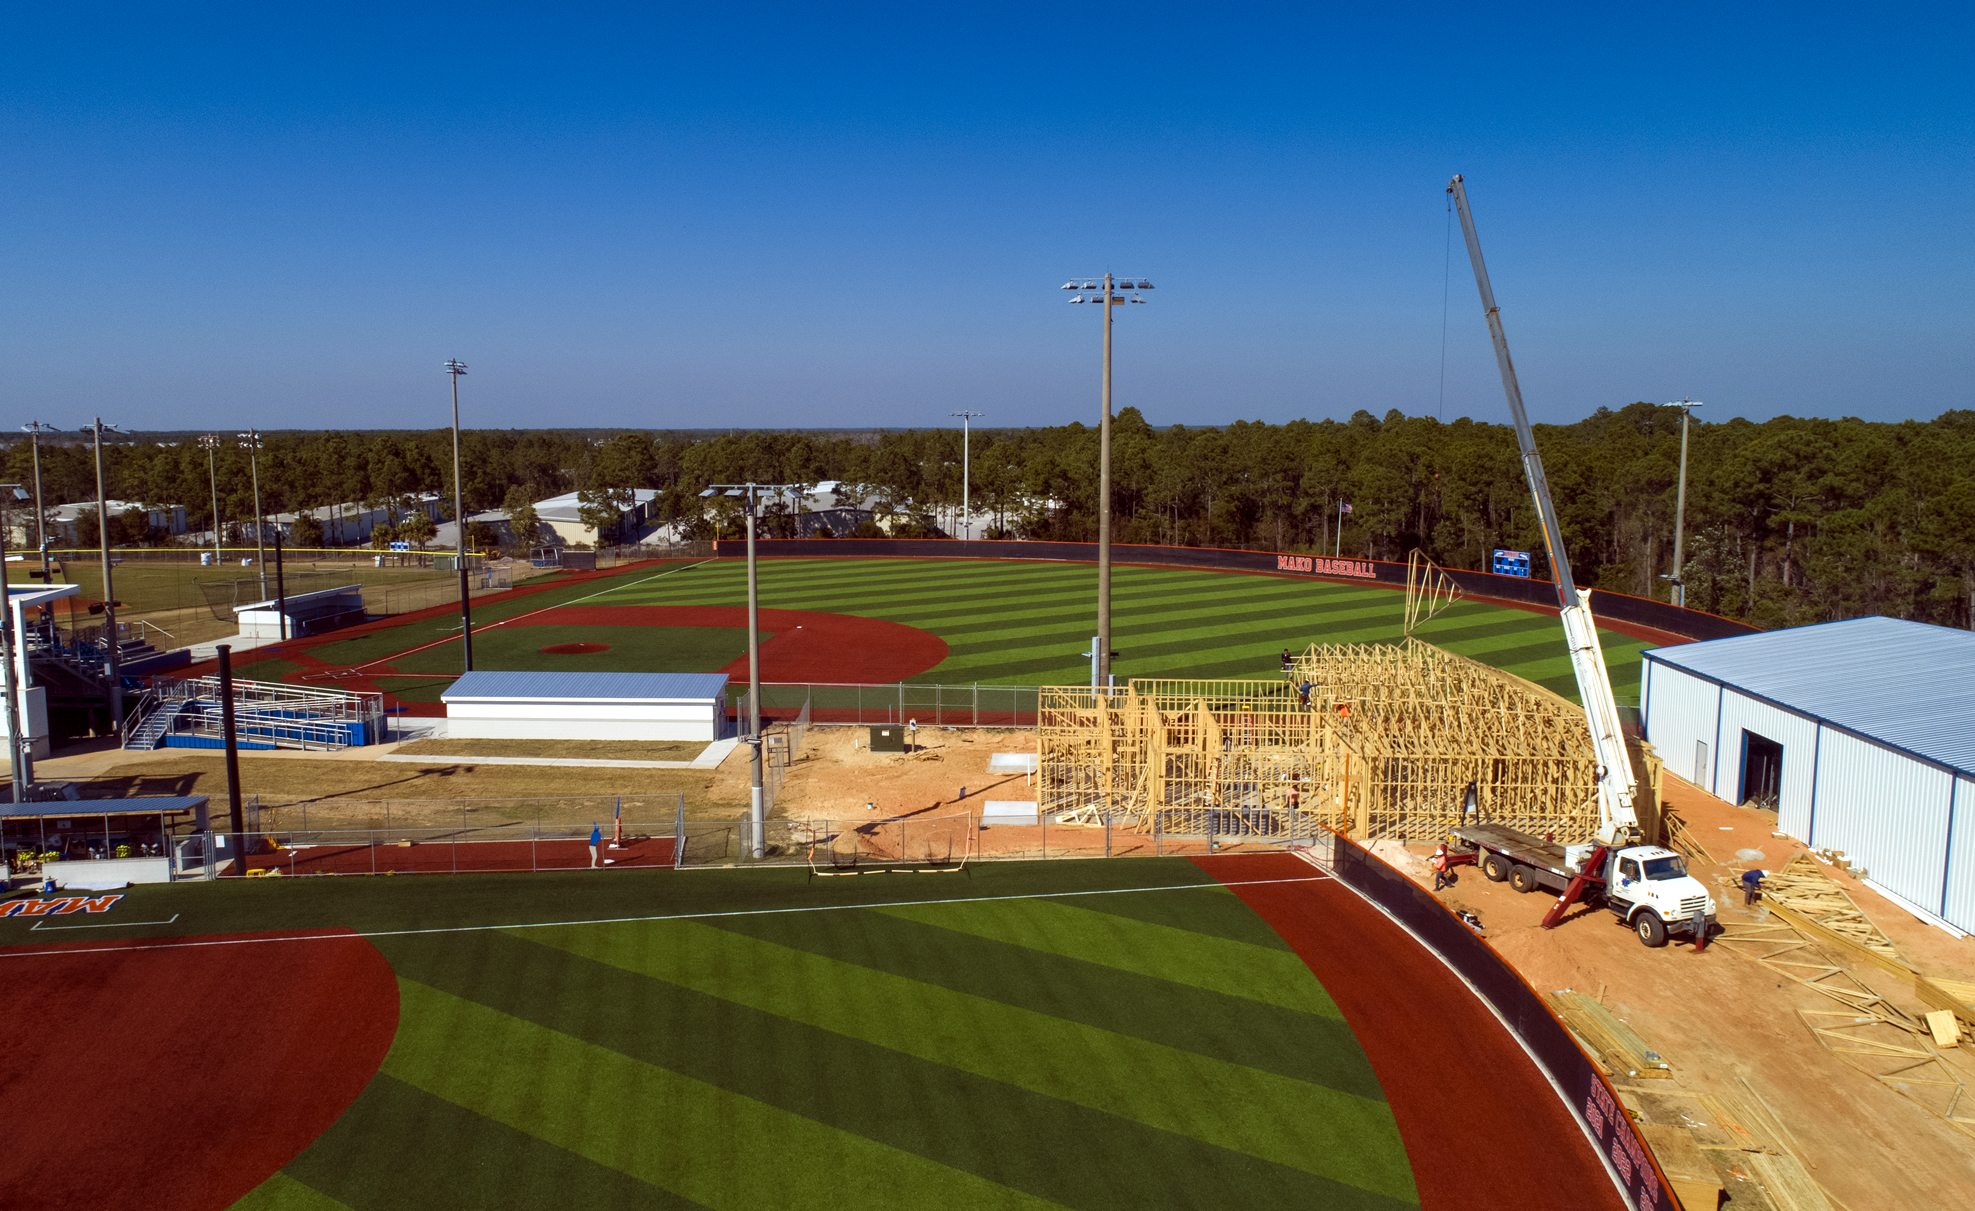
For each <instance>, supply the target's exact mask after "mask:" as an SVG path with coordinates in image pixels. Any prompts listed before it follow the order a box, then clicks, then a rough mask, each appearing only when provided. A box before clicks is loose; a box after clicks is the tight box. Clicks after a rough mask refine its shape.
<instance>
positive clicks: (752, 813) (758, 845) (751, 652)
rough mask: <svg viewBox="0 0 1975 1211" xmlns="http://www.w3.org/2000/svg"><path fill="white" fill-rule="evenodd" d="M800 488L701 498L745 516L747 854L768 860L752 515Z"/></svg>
mask: <svg viewBox="0 0 1975 1211" xmlns="http://www.w3.org/2000/svg"><path fill="white" fill-rule="evenodd" d="M803 487H804V485H802V484H756V483H746V484H708V485H707V487H706V491H704V492H701V493H700V495H701V496H703V497H704V496H723V495H724V496H737V497H739V498H740V499H741V505H742V508H743V509H745V510H746V513H747V701H748V735H747V745H748V772H749V776H750V778H751V783H750V785H751V786H752V788H753V791H752V793H751V795H750V796H749V799H748V816H747V818H748V852H750V853H751V854H753V855H754V856H755V857H756V858H765V857H767V856H768V845H767V833H766V830H767V827H768V808H767V797H766V792H765V790H764V788H763V784H762V779H761V585H760V581H759V580H757V579H756V577H755V568H754V515H755V513H756V512H758V511H759V505H760V503H761V498H762V497H764V496H767V495H768V494H770V493H773V494H775V495H776V496H780V495H781V494H782V493H783V492H791V491H793V492H800V491H802V490H803Z"/></svg>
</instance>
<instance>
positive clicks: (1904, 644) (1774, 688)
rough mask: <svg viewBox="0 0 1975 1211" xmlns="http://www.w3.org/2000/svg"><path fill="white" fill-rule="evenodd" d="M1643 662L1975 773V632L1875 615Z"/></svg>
mask: <svg viewBox="0 0 1975 1211" xmlns="http://www.w3.org/2000/svg"><path fill="white" fill-rule="evenodd" d="M1645 655H1646V658H1647V659H1648V660H1652V661H1657V662H1659V663H1661V664H1666V665H1670V666H1672V667H1674V668H1678V669H1684V670H1686V671H1687V672H1690V673H1695V674H1698V675H1699V676H1702V677H1705V678H1707V679H1709V680H1711V681H1715V682H1719V683H1721V684H1723V685H1727V686H1730V687H1732V688H1734V689H1737V690H1741V691H1744V692H1746V693H1748V694H1751V695H1753V696H1755V697H1758V698H1764V699H1767V700H1768V701H1770V702H1773V703H1776V704H1777V705H1778V706H1784V707H1789V708H1790V709H1792V710H1796V711H1800V712H1802V713H1803V714H1806V715H1810V716H1813V717H1815V718H1817V719H1820V720H1823V721H1824V722H1827V723H1830V724H1833V725H1835V726H1837V727H1842V728H1844V729H1846V730H1847V731H1851V732H1857V733H1858V734H1859V735H1862V736H1869V737H1871V738H1872V739H1875V740H1879V741H1883V742H1884V743H1886V744H1890V745H1893V746H1894V747H1896V748H1901V749H1905V750H1906V751H1907V752H1910V753H1913V754H1915V755H1917V756H1920V757H1924V758H1926V759H1927V760H1929V761H1933V762H1936V763H1938V764H1940V765H1945V766H1950V767H1952V768H1954V769H1957V770H1960V771H1963V772H1964V773H1975V632H1971V631H1957V630H1951V629H1949V628H1947V627H1937V626H1931V625H1929V624H1927V623H1924V622H1906V621H1902V620H1901V619H1897V618H1880V617H1876V616H1874V617H1870V618H1852V619H1848V620H1846V621H1844V622H1826V623H1820V624H1818V625H1816V626H1807V627H1791V628H1789V629H1788V630H1782V631H1764V632H1762V633H1761V634H1757V635H1737V636H1734V637H1733V638H1729V639H1710V640H1706V641H1704V642H1701V643H1685V644H1681V645H1680V646H1678V647H1668V648H1653V649H1650V650H1649V651H1647V652H1646V653H1645Z"/></svg>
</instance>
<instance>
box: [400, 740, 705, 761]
mask: <svg viewBox="0 0 1975 1211" xmlns="http://www.w3.org/2000/svg"><path fill="white" fill-rule="evenodd" d="M705 750H706V743H705V742H704V741H700V740H458V739H446V738H443V737H442V738H440V739H437V740H407V741H405V742H403V743H401V744H399V745H397V751H398V754H399V755H400V756H408V757H424V756H431V755H435V754H436V755H438V756H442V757H549V758H554V759H556V760H566V759H570V758H580V759H584V760H594V759H602V760H606V761H691V760H692V759H693V758H695V757H697V756H699V755H700V754H701V753H702V752H704V751H705Z"/></svg>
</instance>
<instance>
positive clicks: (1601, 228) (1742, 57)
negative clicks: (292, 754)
mask: <svg viewBox="0 0 1975 1211" xmlns="http://www.w3.org/2000/svg"><path fill="white" fill-rule="evenodd" d="M1971 25H1975V21H1972V20H1971V18H1970V16H1969V11H1968V10H1967V9H1966V8H1965V7H1957V8H1947V7H1941V8H1919V7H1910V6H1897V5H1895V6H1850V7H1843V8H1841V7H1838V6H1835V5H1833V6H1823V5H1815V4H1813V5H1801V4H1796V5H1775V6H1761V7H1755V6H1721V5H1718V4H1717V5H1683V4H1671V5H1657V6H1625V7H1624V8H1622V9H1620V8H1618V7H1617V6H1590V5H1575V6H1540V5H1534V6H1533V5H1502V4H1492V5H1484V4H1474V3H1470V4H1464V5H1453V6H1438V5H1415V6H1411V7H1401V6H1378V5H1349V6H1333V7H1325V6H1313V5H1243V6H1227V5H1200V6H1196V7H1191V8H1177V7H1161V6H1157V5H1145V4H1138V5H1122V4H1120V5H1096V4H1083V5H1077V6H1070V5H1060V4H1059V5H1047V6H1042V5H1037V6H1016V5H1005V4H1004V5H995V6H977V7H966V6H937V5H903V4H901V5H854V6H847V7H842V8H834V7H831V6H822V5H793V4H791V5H775V4H731V5H711V6H709V5H695V6H677V7H673V6H663V5H659V6H635V7H633V6H626V7H621V8H620V7H611V6H579V5H560V6H539V7H520V6H506V7H503V6H497V5H479V6H461V7H457V8H442V7H436V6H407V5H362V4H343V5H334V6H329V5H323V6H313V7H310V8H306V9H305V8H304V7H303V6H288V5H277V6H269V5H259V6H253V7H247V6H239V7H231V8H228V7H220V6H206V7H200V8H199V9H197V11H189V10H188V9H186V8H184V7H170V8H166V7H161V6H143V7H138V6H130V7H118V6H111V5H97V6H90V7H89V8H87V9H86V10H85V9H83V8H81V7H79V6H42V7H39V8H36V9H33V10H30V9H29V8H27V6H18V5H17V6H11V7H10V8H9V9H7V10H6V11H5V12H4V13H3V14H0V153H3V154H4V165H5V171H4V172H0V282H4V283H5V288H4V289H0V399H4V400H5V402H6V405H7V409H8V411H10V412H11V413H15V414H18V420H26V419H29V418H30V417H38V418H40V419H43V420H47V421H51V422H54V423H57V424H79V423H81V422H82V421H84V420H86V419H87V418H88V417H89V416H91V415H95V414H98V413H101V414H102V415H103V416H104V417H105V418H106V419H110V420H114V421H117V422H119V423H121V424H123V425H125V426H127V427H144V428H166V427H203V426H206V425H209V424H210V425H242V424H246V423H249V422H252V423H258V424H260V425H262V426H263V427H267V428H284V427H310V428H313V427H321V426H324V425H331V424H334V425H345V426H351V427H380V426H388V427H407V426H417V427H423V426H427V425H431V426H437V425H440V424H443V423H445V421H446V418H447V412H448V408H447V404H448V397H447V393H446V392H447V387H446V378H445V375H444V373H443V371H442V370H441V363H443V362H444V360H445V359H446V358H448V357H459V358H461V359H463V360H465V361H466V362H468V363H469V364H470V365H471V366H472V371H471V373H470V375H469V377H468V378H467V379H466V380H464V381H463V383H462V402H463V405H464V409H465V412H466V418H467V423H469V424H481V425H489V426H503V427H505V426H517V427H519V426H535V425H578V424H582V425H599V426H616V425H622V426H637V427H655V428H696V427H720V426H732V427H760V426H805V427H810V426H815V427H851V426H864V425H887V426H906V425H927V424H937V423H947V414H948V413H950V412H952V411H955V410H958V409H962V408H969V409H974V410H978V411H981V412H985V413H987V414H988V415H987V418H986V420H985V421H984V423H987V424H993V425H1028V424H1053V423H1061V422H1063V421H1066V420H1070V419H1084V420H1094V419H1095V416H1096V411H1097V403H1096V398H1097V370H1098V348H1099V343H1098V341H1099V333H1098V317H1097V314H1096V313H1097V311H1098V310H1099V309H1097V308H1090V307H1070V306H1066V305H1065V303H1064V296H1063V295H1062V294H1061V292H1060V291H1058V290H1057V287H1058V286H1059V285H1060V284H1061V283H1062V282H1063V281H1065V280H1066V279H1067V278H1069V277H1070V276H1072V275H1081V274H1090V273H1101V272H1104V271H1105V270H1106V269H1110V270H1113V271H1115V272H1118V273H1121V274H1143V275H1146V276H1148V277H1150V278H1151V279H1152V280H1153V281H1154V282H1155V283H1157V286H1158V289H1157V290H1155V291H1154V292H1153V293H1152V295H1151V296H1150V297H1151V298H1152V300H1153V301H1152V304H1151V305H1150V306H1145V307H1130V308H1125V309H1122V311H1121V313H1120V314H1119V316H1118V317H1117V334H1116V339H1117V351H1116V359H1117V395H1116V399H1117V404H1118V406H1120V407H1123V406H1125V405H1134V406H1137V407H1138V408H1140V409H1141V410H1142V411H1143V412H1144V413H1145V414H1146V415H1147V417H1148V418H1150V419H1151V420H1152V421H1153V422H1154V423H1157V424H1167V423H1175V422H1179V423H1189V424H1212V423H1223V422H1227V421H1230V420H1234V419H1237V418H1246V419H1258V418H1259V419H1266V420H1272V421H1280V420H1287V419H1290V418H1293V417H1298V416H1308V417H1312V418H1319V417H1324V416H1337V417H1343V416H1348V415H1349V414H1350V413H1351V412H1352V411H1353V410H1354V409H1356V408H1360V407H1363V408H1368V409H1370V410H1371V411H1373V412H1374V413H1378V414H1383V413H1384V412H1385V411H1386V410H1387V409H1389V408H1398V409H1400V410H1402V411H1404V412H1407V413H1409V414H1427V415H1432V414H1434V413H1435V412H1436V411H1440V410H1442V409H1444V414H1445V415H1446V416H1447V417H1448V418H1450V419H1451V418H1453V417H1455V416H1460V415H1473V416H1476V417H1479V418H1484V419H1489V420H1495V419H1500V418H1502V417H1503V416H1504V415H1505V409H1504V407H1503V404H1502V399H1501V391H1500V385H1499V382H1498V380H1497V379H1496V378H1495V372H1494V366H1493V361H1492V358H1491V356H1490V353H1489V350H1488V346H1487V337H1486V332H1485V329H1484V328H1483V324H1482V319H1481V315H1480V311H1479V306H1478V304H1477V302H1476V295H1475V290H1474V283H1473V279H1472V277H1471V276H1470V275H1469V273H1468V270H1467V268H1466V265H1465V262H1464V260H1463V258H1462V256H1461V250H1460V237H1459V232H1458V231H1455V232H1454V233H1453V245H1454V250H1453V259H1452V272H1451V275H1449V274H1448V273H1447V272H1446V270H1447V237H1448V221H1447V214H1446V196H1445V193H1444V192H1443V191H1444V186H1445V184H1446V181H1447V178H1448V176H1449V175H1450V174H1451V173H1453V172H1461V173H1464V174H1465V175H1466V177H1467V180H1468V184H1469V189H1470V193H1471V196H1472V199H1473V204H1474V208H1475V212H1476V219H1477V222H1478V224H1479V226H1480V231H1481V237H1482V241H1483V247H1484V249H1485V251H1486V252H1487V254H1488V257H1489V264H1490V269H1491V272H1492V274H1493V278H1494V284H1495V289H1496V294H1497V296H1498V299H1499V301H1500V302H1501V305H1502V308H1503V316H1504V320H1505V323H1506V325H1507V329H1508V334H1509V339H1510V342H1511V345H1512V347H1513V349H1514V351H1515V355H1516V361H1517V365H1518V368H1519V370H1520V371H1521V372H1522V375H1523V387H1524V392H1525V395H1526V396H1527V398H1528V401H1529V404H1530V410H1531V413H1532V415H1534V416H1535V417H1536V418H1537V419H1539V420H1570V419H1575V418H1577V417H1579V416H1582V415H1584V414H1586V413H1588V412H1590V411H1591V410H1593V409H1595V408H1596V407H1598V406H1600V405H1610V406H1614V407H1616V406H1621V405H1623V404H1625V403H1627V402H1629V401H1631V400H1634V399H1641V398H1644V399H1655V400H1665V399H1676V398H1679V397H1681V396H1683V395H1691V396H1692V397H1694V398H1696V399H1702V400H1705V401H1707V402H1708V403H1709V405H1710V407H1709V409H1708V413H1707V414H1708V416H1709V418H1710V419H1722V418H1725V417H1726V416H1730V415H1743V416H1749V417H1753V418H1758V419H1760V418H1764V417H1768V416H1772V415H1776V414H1778V413H1785V412H1788V413H1794V414H1798V415H1821V416H1843V415H1854V416H1862V417H1866V418H1869V419H1876V420H1898V419H1904V418H1909V417H1920V418H1925V417H1931V416H1934V415H1936V414H1938V413H1939V412H1941V411H1943V410H1944V409H1947V408H1966V407H1971V406H1975V400H1972V399H1971V395H1975V392H1971V389H1970V385H1969V384H1970V383H1971V381H1975V355H1971V340H1970V338H1971V336H1975V325H1971V319H1972V318H1975V307H1971V304H1970V301H1969V293H1968V289H1967V283H1968V282H1969V280H1970V271H1971V269H1975V256H1971V240H1970V236H1969V230H1970V222H1969V219H1968V215H1967V212H1968V210H1969V206H1970V204H1969V198H1970V197H1971V194H1972V193H1975V191H1971V189H1970V186H1971V184H1975V182H1971V179H1970V178H1971V175H1975V173H1972V172H1971V167H1970V165H1971V156H1970V152H1971V150H1975V148H1971V142H1975V139H1972V138H1971V131H1975V123H1971V118H1975V113H1971V109H1975V103H1971V99H1970V89H1969V87H1968V84H1969V75H1970V73H1969V71H1968V68H1967V66H1966V65H1967V62H1968V56H1969V51H1970V49H1971V38H1970V36H1969V35H1970V33H1971ZM1450 278H1451V288H1450ZM1443 297H1446V298H1448V299H1449V302H1448V305H1447V308H1446V310H1445V311H1443ZM1443 317H1444V318H1445V319H1446V320H1447V325H1446V332H1447V342H1446V356H1445V387H1444V402H1443V394H1442V343H1441V338H1442V323H1443ZM18 420H17V421H14V422H7V423H9V424H12V423H18Z"/></svg>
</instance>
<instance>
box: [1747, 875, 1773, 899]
mask: <svg viewBox="0 0 1975 1211" xmlns="http://www.w3.org/2000/svg"><path fill="white" fill-rule="evenodd" d="M1768 874H1769V872H1768V871H1766V870H1745V871H1743V872H1742V903H1743V904H1754V903H1755V902H1756V901H1757V900H1760V899H1762V881H1763V879H1764V878H1765V877H1767V876H1768Z"/></svg>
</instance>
